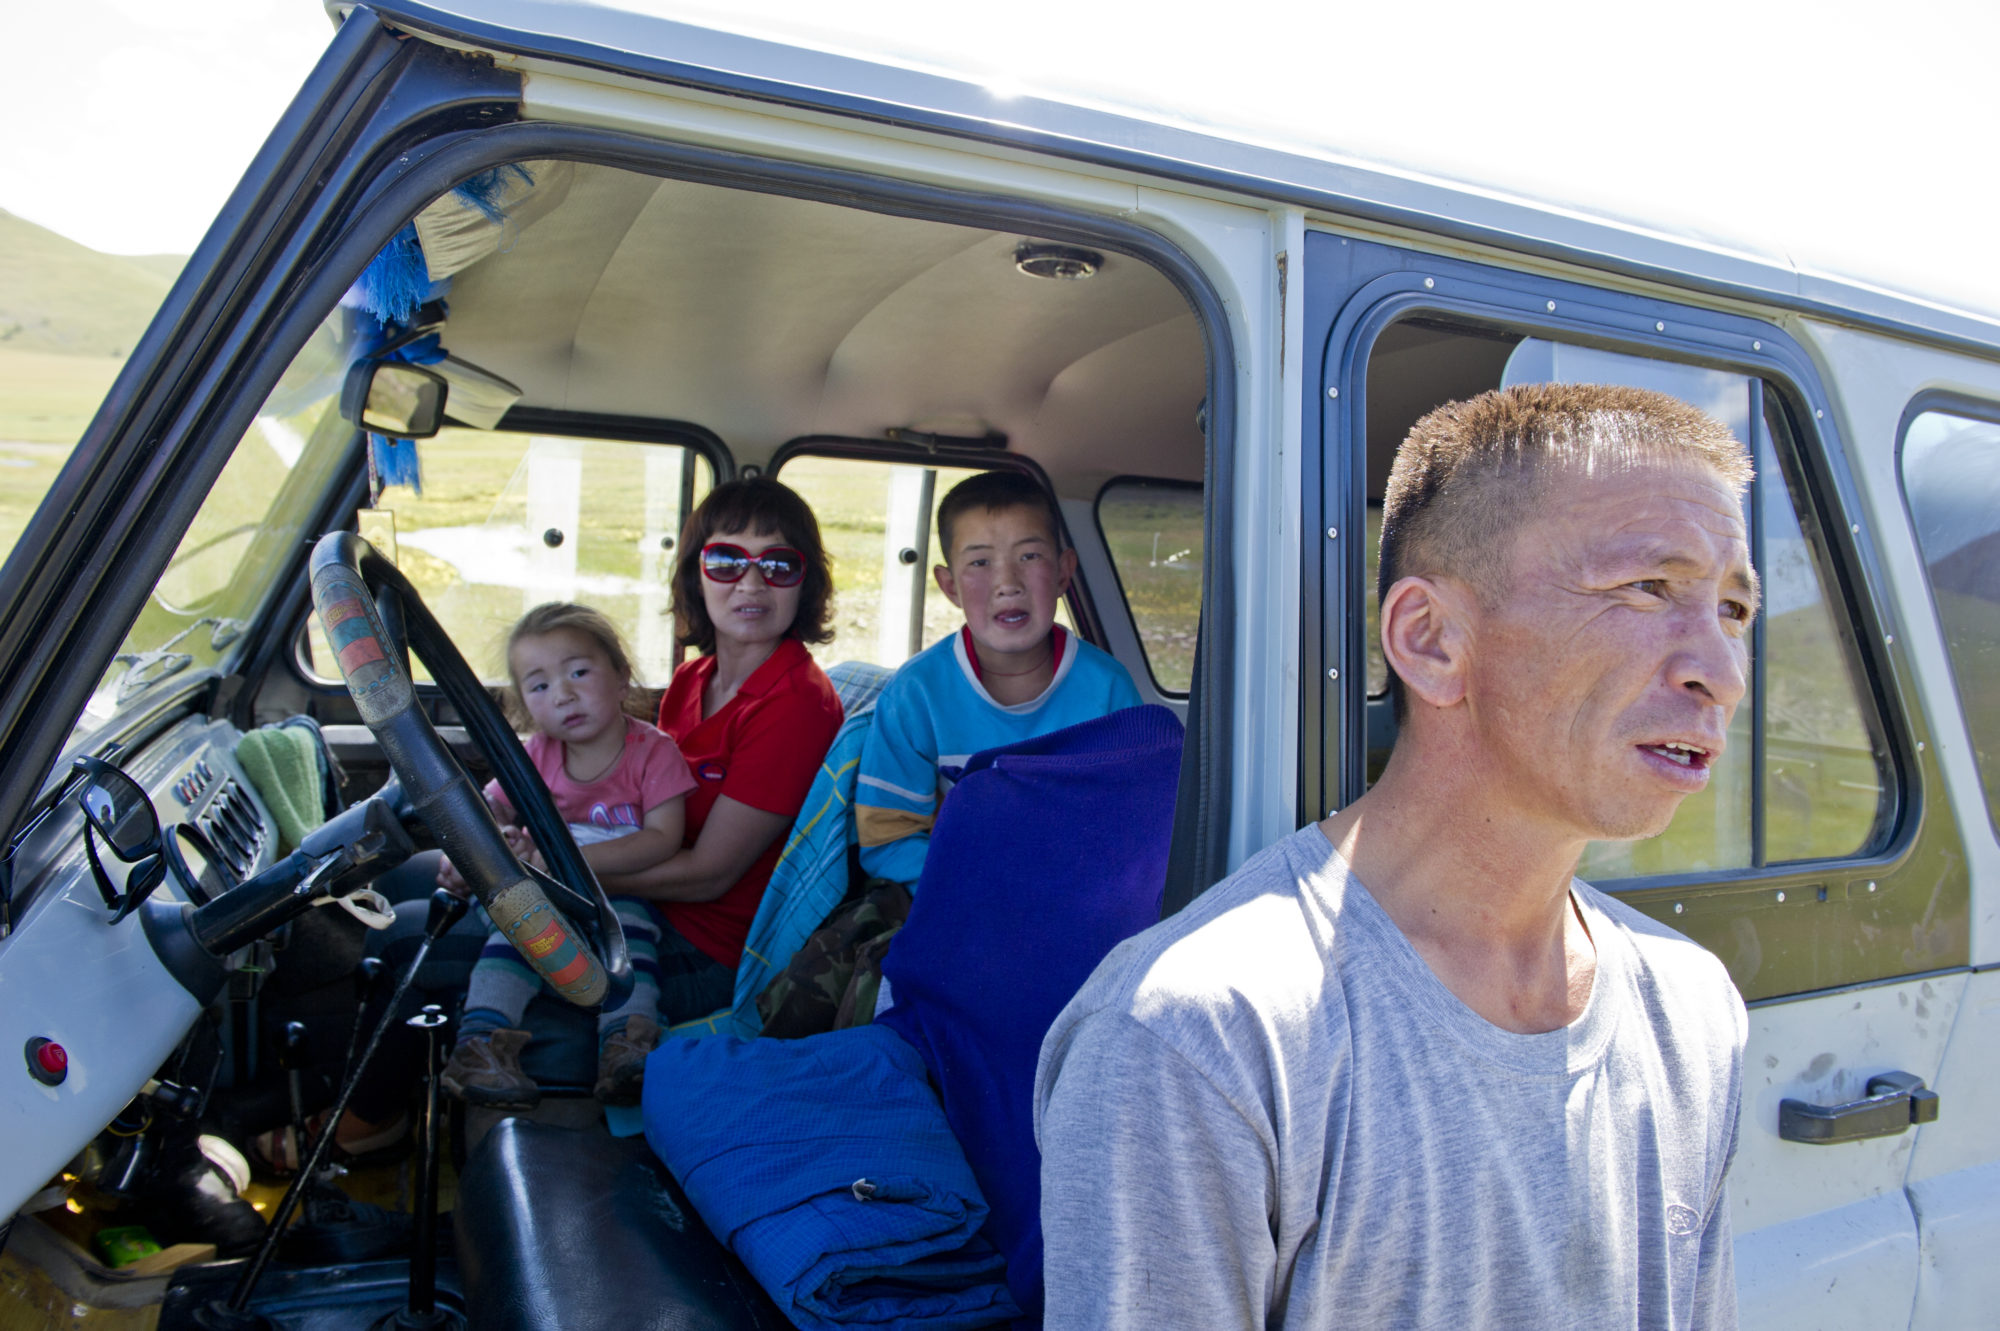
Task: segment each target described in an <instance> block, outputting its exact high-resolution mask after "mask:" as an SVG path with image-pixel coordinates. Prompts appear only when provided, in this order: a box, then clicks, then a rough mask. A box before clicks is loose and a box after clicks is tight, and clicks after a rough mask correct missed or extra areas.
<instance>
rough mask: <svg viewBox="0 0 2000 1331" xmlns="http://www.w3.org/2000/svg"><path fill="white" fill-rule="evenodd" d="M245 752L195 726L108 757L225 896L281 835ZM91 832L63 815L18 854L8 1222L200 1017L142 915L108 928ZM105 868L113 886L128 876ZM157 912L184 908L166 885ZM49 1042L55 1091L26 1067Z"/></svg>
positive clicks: (1, 947) (2, 999) (6, 1002)
mask: <svg viewBox="0 0 2000 1331" xmlns="http://www.w3.org/2000/svg"><path fill="white" fill-rule="evenodd" d="M239 738H240V732H239V731H237V730H236V728H235V727H234V726H231V725H229V724H228V723H227V722H223V721H211V720H209V719H208V718H206V717H189V718H186V719H184V720H181V721H179V722H176V723H174V724H172V725H170V726H168V727H167V728H166V729H165V730H163V731H161V732H159V733H157V734H155V735H154V736H152V737H151V738H150V739H148V740H147V741H146V743H145V744H144V746H143V747H140V748H137V749H134V750H132V751H130V752H121V753H118V754H115V755H113V757H112V761H114V762H115V763H116V764H117V765H118V766H119V767H121V768H122V769H123V770H124V771H125V772H126V773H127V774H128V775H129V776H131V777H132V778H133V779H134V780H136V781H137V782H138V783H139V784H140V785H141V786H142V787H144V789H145V790H146V792H147V794H148V795H150V796H151V798H152V801H153V807H154V808H155V809H156V810H157V811H158V813H159V817H160V823H161V827H162V829H163V830H166V829H170V828H171V827H172V826H173V825H174V824H176V823H186V824H189V825H191V826H193V827H196V828H199V829H200V830H201V832H202V834H203V836H204V838H205V839H206V841H207V842H208V844H209V845H210V846H212V847H213V849H214V852H215V856H214V858H215V859H216V860H218V861H220V863H219V864H211V865H210V866H208V870H207V872H206V873H204V874H203V876H204V878H211V877H212V876H213V875H221V882H220V884H219V885H220V886H223V887H227V886H230V885H233V883H234V882H235V881H237V880H240V879H242V878H244V877H247V876H248V875H250V874H253V873H256V872H257V871H259V870H261V869H263V868H266V867H268V866H269V865H270V864H271V863H272V862H273V860H274V859H275V858H276V851H277V835H276V827H275V823H274V822H273V820H272V818H271V816H270V814H269V811H268V810H267V809H266V808H265V806H264V804H263V802H262V801H261V800H260V799H259V797H258V795H257V793H256V790H255V788H254V787H253V786H252V785H251V782H250V780H249V778H248V776H247V775H245V773H244V772H243V769H242V768H241V767H240V766H239V765H238V764H237V762H236V759H235V757H234V751H235V747H236V741H237V740H238V739H239ZM83 829H84V822H83V818H82V815H81V814H80V813H79V812H78V811H77V809H76V808H75V804H74V801H65V802H64V803H63V804H62V805H61V806H60V807H58V808H57V809H56V810H55V811H54V812H53V813H52V814H51V815H50V816H49V817H48V818H47V819H45V820H44V821H43V823H42V825H41V826H40V827H39V828H37V829H36V830H35V831H34V832H33V833H32V834H31V835H30V836H29V837H28V838H27V839H26V840H25V841H24V842H23V843H22V844H21V846H20V848H19V850H18V852H17V854H16V866H15V875H14V881H15V891H14V901H13V914H12V919H13V928H12V930H11V931H10V932H8V933H7V934H6V935H5V936H4V937H0V1141H4V1142H5V1143H7V1148H6V1149H5V1150H0V1216H5V1215H10V1214H12V1213H13V1211H14V1210H15V1209H16V1208H17V1207H19V1205H20V1204H21V1203H22V1202H23V1201H24V1200H26V1199H27V1198H28V1197H29V1196H31V1195H32V1194H33V1193H34V1192H35V1191H36V1190H37V1189H39V1188H40V1187H41V1186H42V1184H43V1183H44V1182H46V1181H47V1180H48V1178H49V1177H50V1176H51V1175H53V1174H54V1173H56V1172H57V1171H58V1170H60V1169H61V1168H62V1167H63V1165H64V1164H65V1163H67V1162H68V1161H69V1160H70V1159H71V1158H72V1157H73V1156H75V1154H76V1153H77V1152H78V1151H80V1150H81V1149H82V1148H83V1147H84V1146H85V1145H86V1144H87V1143H88V1142H89V1141H90V1140H91V1138H93V1137H94V1136H96V1135H97V1133H98V1132H99V1130H101V1129H102V1128H103V1126H104V1124H105V1123H107V1122H109V1121H110V1119H111V1118H112V1117H113V1116H114V1115H115V1114H117V1113H118V1111H119V1110H120V1109H122V1108H123V1107H124V1106H125V1104H126V1103H127V1102H128V1101H130V1100H131V1098H132V1097H133V1096H134V1095H136V1094H138V1092H139V1090H140V1088H141V1087H142V1086H143V1085H144V1084H145V1082H146V1080H147V1078H149V1077H150V1076H152V1075H153V1073H154V1071H155V1070H156V1069H157V1068H158V1067H159V1066H160V1065H161V1063H163V1062H164V1061H165V1060H166V1059H167V1057H168V1056H169V1055H170V1054H172V1053H173V1051H174V1049H175V1047H176V1046H177V1045H178V1044H179V1043H180V1041H181V1039H182V1038H183V1037H184V1036H185V1035H186V1033H187V1031H188V1030H189V1028H190V1027H192V1026H193V1024H194V1022H195V1020H196V1018H197V1017H199V1015H200V1012H201V1005H200V1004H199V1003H198V1002H197V1001H196V999H195V998H194V996H193V995H192V994H190V993H189V992H188V991H187V990H186V989H185V988H183V987H182V986H181V984H180V983H179V982H178V981H176V980H175V979H174V978H173V977H172V976H171V975H170V974H168V972H167V970H166V968H165V967H164V966H163V965H162V964H161V962H160V959H159V957H158V956H157V955H156V954H155V953H154V950H153V946H152V944H151V943H150V942H149V941H148V939H147V937H146V934H145V931H144V928H143V926H142V924H141V921H140V919H139V918H138V917H137V916H136V915H135V916H131V917H128V918H126V919H124V920H121V921H119V922H118V923H116V924H113V923H111V911H110V910H108V909H107V908H106V906H105V903H104V899H103V897H102V896H101V895H100V893H99V891H98V887H97V883H96V880H95V878H94V877H93V875H92V873H91V869H90V863H89V860H88V858H87V856H86V853H85V849H84V842H83V835H84V833H83ZM103 859H104V865H105V868H106V869H107V871H108V872H109V873H110V875H111V876H112V877H113V879H114V880H115V879H118V878H120V877H122V876H123V875H124V873H125V872H126V866H124V865H122V864H120V863H118V862H117V861H116V860H115V859H113V858H112V857H110V856H108V855H107V856H105V857H103ZM190 867H191V868H193V867H195V866H193V865H191V866H190ZM197 872H202V871H201V870H199V869H197ZM152 899H153V900H154V901H159V902H169V901H185V900H186V898H185V896H184V895H183V893H182V891H181V888H180V886H179V885H178V884H177V883H176V882H175V880H174V878H173V876H172V875H171V874H169V875H168V876H167V879H166V881H165V882H164V883H162V884H161V886H160V887H159V888H158V889H157V891H155V893H154V894H153V898H152ZM44 1041H47V1042H53V1043H55V1044H58V1045H60V1046H62V1049H63V1051H64V1052H65V1053H66V1054H67V1061H68V1066H67V1071H66V1074H65V1075H64V1076H63V1077H62V1079H61V1080H60V1081H59V1082H57V1083H56V1084H53V1085H51V1084H48V1083H47V1082H46V1080H45V1079H44V1078H43V1077H40V1076H37V1075H36V1073H35V1069H34V1064H33V1061H32V1060H33V1056H34V1055H33V1051H34V1050H35V1049H36V1048H38V1047H39V1046H40V1044H41V1042H44ZM17 1050H28V1051H29V1055H28V1058H26V1059H23V1058H21V1057H20V1056H18V1055H17V1054H16V1053H15V1052H14V1051H17Z"/></svg>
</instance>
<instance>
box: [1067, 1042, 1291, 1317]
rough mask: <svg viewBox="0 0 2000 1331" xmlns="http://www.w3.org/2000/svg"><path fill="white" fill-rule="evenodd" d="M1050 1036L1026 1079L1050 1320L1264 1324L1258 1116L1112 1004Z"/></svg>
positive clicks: (1271, 1259)
mask: <svg viewBox="0 0 2000 1331" xmlns="http://www.w3.org/2000/svg"><path fill="white" fill-rule="evenodd" d="M1054 1038H1055V1039H1056V1040H1057V1041H1058V1042H1059V1043H1058V1044H1056V1045H1054V1046H1052V1047H1051V1048H1050V1049H1048V1050H1045V1051H1044V1054H1043V1060H1042V1067H1041V1069H1040V1077H1039V1079H1038V1080H1039V1083H1040V1084H1039V1085H1038V1087H1037V1092H1038V1094H1037V1102H1038V1105H1039V1108H1040V1112H1039V1114H1038V1125H1037V1126H1038V1133H1039V1137H1040V1141H1041V1147H1042V1230H1043V1237H1044V1247H1045V1250H1046V1266H1045V1273H1046V1280H1047V1287H1048V1304H1047V1317H1046V1322H1045V1324H1046V1326H1047V1327H1048V1328H1049V1331H1068V1329H1069V1328H1079V1329H1085V1328H1087V1329H1089V1331H1096V1329H1098V1328H1105V1329H1107V1331H1118V1329H1120V1328H1132V1329H1133V1331H1151V1329H1152V1328H1157V1327H1163V1326H1199V1327H1203V1328H1216V1329H1217V1331H1224V1329H1226V1328H1231V1327H1245V1328H1261V1327H1263V1326H1264V1325H1265V1323H1266V1319H1267V1313H1268V1311H1269V1309H1270V1301H1271V1295H1272V1286H1273V1281H1274V1279H1275V1267H1276V1245H1275V1243H1274V1242H1273V1240H1272V1232H1271V1219H1270V1216H1271V1207H1270V1198H1271V1196H1272V1191H1273V1188H1274V1186H1275V1182H1274V1179H1275V1175H1274V1170H1273V1167H1272V1159H1273V1150H1272V1146H1273V1143H1272V1142H1271V1140H1270V1135H1269V1129H1268V1128H1264V1129H1262V1130H1259V1129H1258V1128H1257V1127H1255V1126H1253V1124H1252V1121H1251V1120H1250V1119H1247V1118H1246V1117H1245V1116H1244V1114H1243V1112H1242V1110H1241V1109H1239V1108H1238V1107H1237V1106H1236V1105H1234V1104H1232V1103H1231V1102H1230V1100H1229V1099H1228V1098H1226V1097H1225V1096H1223V1095H1222V1094H1221V1093H1220V1092H1219V1091H1218V1090H1217V1089H1216V1087H1215V1085H1214V1084H1213V1083H1212V1082H1211V1081H1210V1080H1209V1079H1208V1078H1207V1077H1206V1076H1204V1075H1203V1074H1202V1073H1201V1072H1200V1071H1199V1070H1198V1069H1196V1068H1195V1067H1194V1066H1192V1065H1191V1064H1190V1063H1189V1062H1188V1061H1187V1060H1186V1059H1185V1058H1184V1057H1182V1055H1181V1054H1180V1053H1179V1052H1178V1051H1177V1050H1175V1049H1173V1048H1171V1047H1170V1046H1168V1045H1167V1044H1166V1043H1165V1042H1164V1041H1162V1040H1161V1039H1160V1038H1159V1037H1158V1036H1156V1035H1154V1034H1153V1033H1152V1031H1150V1030H1148V1029H1147V1028H1146V1027H1145V1026H1143V1025H1141V1024H1139V1023H1138V1022H1136V1021H1133V1020H1132V1019H1131V1018H1130V1017H1128V1016H1125V1015H1123V1014H1121V1013H1116V1012H1109V1011H1099V1012H1097V1013H1094V1014H1092V1015H1090V1016H1087V1017H1085V1018H1083V1019H1082V1020H1081V1021H1079V1022H1078V1023H1077V1024H1076V1025H1074V1026H1072V1027H1070V1028H1069V1029H1068V1030H1067V1031H1066V1032H1061V1031H1059V1032H1058V1033H1057V1034H1056V1036H1055V1037H1054Z"/></svg>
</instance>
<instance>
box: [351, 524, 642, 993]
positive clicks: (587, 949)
mask: <svg viewBox="0 0 2000 1331" xmlns="http://www.w3.org/2000/svg"><path fill="white" fill-rule="evenodd" d="M311 570H312V594H313V604H314V606H315V607H316V608H317V610H318V612H319V620H320V624H321V626H322V627H323V628H324V629H325V630H326V637H327V642H328V643H329V644H331V646H332V648H333V652H334V658H335V659H336V660H337V661H338V662H339V663H340V673H341V676H342V678H344V679H345V680H346V681H347V691H348V692H349V693H350V694H352V695H353V696H354V705H355V707H357V708H358V709H359V710H360V712H361V719H362V720H363V721H364V722H366V723H367V726H368V729H369V730H370V731H372V732H373V733H374V735H375V739H376V742H377V743H379V744H380V745H381V746H382V752H383V754H384V755H385V756H386V757H387V758H388V760H389V766H390V768H391V769H392V770H393V771H394V772H395V774H396V778H397V780H398V781H399V782H400V783H401V784H402V787H403V794H404V806H403V807H405V808H406V809H408V810H410V811H411V812H414V813H415V814H416V815H417V817H419V818H420V819H422V820H423V822H424V823H425V825H426V826H428V827H429V828H430V830H431V833H432V835H434V836H435V837H436V838H437V841H438V844H439V845H440V846H442V847H443V848H444V852H445V854H447V855H449V856H450V857H451V862H452V864H453V865H455V866H456V867H457V868H458V871H459V873H460V875H461V876H463V877H464V879H465V881H466V882H467V883H468V884H469V885H470V886H471V887H472V890H473V892H474V893H475V894H476V895H477V896H478V898H479V904H480V905H482V906H484V907H485V908H486V913H487V915H488V916H489V917H490V918H491V919H492V921H493V923H494V925H495V926H496V927H497V928H498V929H499V930H500V931H501V933H503V934H504V935H505V936H506V938H507V940H508V941H509V942H511V943H512V944H513V945H514V948H515V950H516V951H518V952H519V953H520V954H521V958H522V960H524V961H526V962H527V963H528V965H529V966H530V967H532V968H533V969H534V971H535V973H536V974H537V975H539V976H541V977H542V979H544V980H546V981H547V982H548V985H549V987H550V988H551V989H554V990H555V991H556V992H557V993H559V994H561V995H562V996H563V997H564V998H566V999H568V1000H569V1001H570V1002H572V1003H575V1004H577V1005H578V1006H579V1007H594V1006H596V1005H597V1004H599V1003H602V1002H604V1001H605V999H606V997H607V996H609V997H610V998H611V999H612V1001H614V1002H616V1001H621V1000H622V998H623V996H624V995H626V994H629V993H631V991H632V963H631V956H630V953H629V952H628V951H627V949H626V946H625V931H624V929H623V927H622V926H621V925H620V924H619V921H618V914H617V912H616V911H614V910H613V909H612V907H611V901H610V899H609V898H607V897H606V896H605V894H604V888H603V887H602V886H601V885H600V884H599V883H598V881H597V875H596V874H594V873H592V872H591V870H590V866H589V865H588V864H586V863H585V862H584V858H583V855H582V853H581V852H580V851H578V850H577V848H576V840H575V838H573V837H572V836H570V833H569V826H568V824H567V823H565V822H564V821H563V819H562V816H561V815H560V814H558V813H557V812H556V807H555V804H554V802H553V801H552V800H551V799H550V797H549V792H548V788H547V787H546V786H545V785H543V784H542V780H541V778H540V776H539V775H538V774H537V773H536V772H535V769H534V765H533V764H532V763H530V762H529V761H528V755H527V753H526V752H525V751H523V750H522V748H521V741H520V740H519V739H518V738H516V736H515V734H514V732H513V730H512V728H511V727H509V726H508V724H507V721H506V718H505V717H504V716H502V715H501V713H500V709H499V707H498V706H497V705H496V704H495V703H494V701H493V696H492V695H491V694H490V693H488V692H487V691H486V687H485V685H483V684H481V683H480V682H479V678H478V676H476V675H474V674H473V673H472V668H471V667H470V666H468V665H466V663H465V658H464V657H463V656H461V655H460V654H459V651H458V648H457V647H456V646H454V645H453V644H452V641H451V639H450V637H448V636H447V635H446V634H445V632H444V630H443V629H442V628H440V627H439V626H438V622H437V620H436V619H435V618H433V617H432V615H431V612H430V610H429V609H428V608H427V607H426V606H425V605H424V603H423V600H422V598H421V597H419V596H418V595H417V593H416V589H415V588H413V587H411V586H410V583H409V580H408V579H406V578H405V577H404V576H403V575H402V573H401V572H400V571H399V570H398V569H397V568H396V566H395V565H394V564H391V563H390V562H389V561H388V560H386V559H384V558H382V556H381V555H379V554H377V553H376V551H375V549H374V547H373V546H371V545H369V544H368V542H366V541H364V540H362V539H361V538H360V537H359V536H357V535H355V534H354V533H353V532H347V531H336V532H329V533H327V534H326V535H325V536H322V537H321V538H320V540H319V543H318V544H317V545H315V546H314V547H313V553H312V562H311ZM392 626H393V627H392ZM406 628H407V635H406V634H405V632H404V630H405V629H406ZM410 646H414V647H415V649H416V653H417V656H418V657H419V658H420V659H421V660H422V661H423V663H424V664H425V665H426V666H428V667H430V672H431V677H432V678H433V679H435V680H436V681H437V683H438V687H439V688H440V689H442V690H443V692H444V695H445V697H446V698H448V699H449V700H450V701H451V704H452V706H453V707H454V708H455V709H456V710H457V712H458V714H459V716H460V717H461V718H463V720H464V722H465V727H466V729H467V730H468V731H469V732H470V733H471V734H472V737H473V739H474V741H475V742H476V743H477V744H478V745H479V747H480V748H481V749H482V750H483V751H484V752H485V754H486V756H487V760H488V761H489V762H490V763H492V765H493V770H494V775H495V776H496V777H498V778H499V781H500V786H501V788H502V789H503V790H505V791H506V792H507V798H508V799H509V800H510V801H511V802H512V803H513V806H514V808H515V810H516V812H518V813H519V814H520V815H521V819H522V822H523V823H524V824H525V825H526V826H527V829H528V831H529V833H530V834H531V835H532V836H533V837H534V839H535V845H536V847H537V848H539V849H540V850H541V852H542V856H543V859H544V860H545V861H546V862H547V863H548V866H549V871H550V874H551V875H553V877H552V878H551V877H538V876H537V875H536V874H535V873H534V872H533V871H531V870H529V869H528V868H527V867H526V866H524V865H523V864H522V863H521V861H520V860H519V859H518V858H516V857H515V855H514V852H513V851H511V850H509V849H508V847H507V842H506V839H505V838H504V837H502V836H501V835H500V829H499V827H498V826H497V825H496V824H495V823H494V821H493V813H492V811H491V810H490V809H488V808H487V806H486V800H485V798H484V797H483V796H482V795H481V794H480V792H479V790H478V788H477V787H476V786H474V785H473V784H472V780H471V778H469V777H468V776H466V774H465V769H464V768H462V767H461V766H459V763H458V760H457V759H456V758H454V757H453V756H452V753H451V750H450V749H449V748H447V747H446V745H445V742H444V740H443V739H441V738H440V737H439V735H438V733H437V729H436V727H434V726H432V725H431V721H430V718H429V717H428V716H426V715H425V714H424V709H423V708H422V707H421V706H420V705H418V702H417V693H416V686H415V683H414V681H413V680H412V679H411V678H410V672H409V652H408V650H407V648H408V647H410ZM545 887H546V888H547V889H548V890H547V891H545V890H544V888H545ZM551 894H553V895H554V896H555V898H556V899H557V901H559V902H560V903H561V905H562V907H563V909H561V910H558V909H557V907H556V905H554V904H552V903H551V901H550V896H551ZM566 916H567V918H565V917H566ZM573 924H574V925H577V926H579V927H577V928H572V927H570V926H571V925H573ZM592 933H595V934H596V936H597V938H598V940H599V941H600V943H601V945H602V946H601V949H600V948H595V947H593V946H592V944H591V940H590V934H592Z"/></svg>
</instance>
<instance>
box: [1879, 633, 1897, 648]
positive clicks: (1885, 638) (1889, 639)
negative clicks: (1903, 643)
mask: <svg viewBox="0 0 2000 1331" xmlns="http://www.w3.org/2000/svg"><path fill="white" fill-rule="evenodd" d="M1882 643H1883V645H1884V646H1886V647H1894V646H1895V645H1896V635H1895V634H1893V633H1885V634H1883V635H1882Z"/></svg>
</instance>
